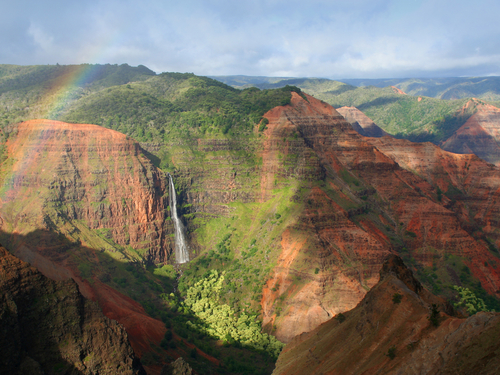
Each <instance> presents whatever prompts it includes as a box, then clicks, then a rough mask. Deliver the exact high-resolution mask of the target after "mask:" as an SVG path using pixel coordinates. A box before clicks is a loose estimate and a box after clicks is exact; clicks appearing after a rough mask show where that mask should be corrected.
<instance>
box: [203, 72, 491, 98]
mask: <svg viewBox="0 0 500 375" xmlns="http://www.w3.org/2000/svg"><path fill="white" fill-rule="evenodd" d="M211 78H214V79H217V80H219V81H221V82H224V83H226V84H228V85H230V86H233V87H249V86H255V87H258V88H261V89H262V88H277V87H282V86H285V85H296V86H300V87H302V86H301V85H318V84H319V85H325V83H326V82H328V81H329V82H331V84H332V85H338V84H339V83H340V82H341V83H345V84H347V85H350V86H353V87H368V86H374V87H378V88H384V87H389V86H394V87H397V88H398V89H401V90H402V91H404V92H405V93H406V94H408V95H411V96H428V97H430V98H437V99H446V100H450V99H464V98H472V97H474V98H478V99H483V100H487V101H494V102H498V101H500V77H445V78H381V79H339V80H331V79H327V78H319V79H318V78H281V77H262V76H258V77H257V76H256V77H252V76H213V77H211Z"/></svg>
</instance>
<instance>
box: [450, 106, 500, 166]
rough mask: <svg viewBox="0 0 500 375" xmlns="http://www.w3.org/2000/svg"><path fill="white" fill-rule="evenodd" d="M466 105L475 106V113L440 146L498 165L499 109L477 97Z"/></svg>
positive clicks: (499, 159) (499, 142)
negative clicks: (474, 155)
mask: <svg viewBox="0 0 500 375" xmlns="http://www.w3.org/2000/svg"><path fill="white" fill-rule="evenodd" d="M466 106H468V107H471V106H475V107H476V109H477V110H476V113H474V114H473V115H472V116H471V117H470V118H469V119H468V120H467V122H466V123H465V124H464V125H462V126H461V127H460V129H458V130H457V131H456V132H455V133H454V134H453V135H452V136H451V137H450V138H448V139H447V140H446V141H444V142H443V143H442V144H441V147H442V148H443V150H446V151H451V152H455V153H458V154H476V155H477V156H479V157H480V158H481V159H483V160H486V161H487V162H489V163H493V164H495V165H496V166H497V167H498V166H500V109H499V108H497V107H494V106H492V105H490V104H485V103H483V102H481V101H478V100H477V99H473V100H471V101H470V102H468V103H467V104H466Z"/></svg>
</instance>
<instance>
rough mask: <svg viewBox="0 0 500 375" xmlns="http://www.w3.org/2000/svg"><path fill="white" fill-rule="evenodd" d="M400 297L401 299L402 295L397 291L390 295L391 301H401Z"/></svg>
mask: <svg viewBox="0 0 500 375" xmlns="http://www.w3.org/2000/svg"><path fill="white" fill-rule="evenodd" d="M402 299H403V296H402V295H401V294H399V293H394V294H393V295H392V302H394V303H401V300H402Z"/></svg>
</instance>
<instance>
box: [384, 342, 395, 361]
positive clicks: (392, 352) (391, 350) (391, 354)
mask: <svg viewBox="0 0 500 375" xmlns="http://www.w3.org/2000/svg"><path fill="white" fill-rule="evenodd" d="M385 355H386V356H388V357H389V358H390V359H391V360H393V359H394V358H395V357H396V347H395V346H394V345H393V346H391V347H390V348H389V350H387V353H385Z"/></svg>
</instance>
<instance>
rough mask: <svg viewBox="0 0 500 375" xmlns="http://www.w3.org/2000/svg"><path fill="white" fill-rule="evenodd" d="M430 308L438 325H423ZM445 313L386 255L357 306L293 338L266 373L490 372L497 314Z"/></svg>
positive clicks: (494, 365)
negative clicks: (374, 282)
mask: <svg viewBox="0 0 500 375" xmlns="http://www.w3.org/2000/svg"><path fill="white" fill-rule="evenodd" d="M395 296H397V297H395ZM432 305H434V306H436V307H437V309H438V310H439V317H438V318H437V323H438V326H437V327H436V326H434V325H433V324H431V322H430V320H429V317H430V314H431V309H432ZM446 312H448V314H447V313H446ZM451 312H452V310H451V309H450V307H449V306H448V305H447V304H446V303H445V302H444V300H442V299H440V298H438V297H435V296H434V295H432V294H431V293H429V292H428V291H427V290H426V289H424V288H422V286H421V284H420V282H419V281H418V280H416V279H415V278H414V277H413V275H412V272H411V271H410V270H409V269H408V268H406V267H405V266H404V264H403V262H402V261H401V259H400V258H398V257H396V256H394V255H391V256H389V258H387V259H386V261H385V262H384V264H383V266H382V269H381V271H380V281H379V283H378V284H377V285H376V286H375V287H373V288H372V289H371V290H370V291H369V292H368V293H367V295H366V296H365V297H364V298H363V300H362V301H361V302H360V303H359V304H358V306H356V308H354V309H353V310H351V311H348V312H345V313H344V314H342V315H339V316H337V317H336V318H333V319H331V320H329V321H328V322H326V323H324V324H322V325H321V326H319V327H318V328H316V329H315V330H314V331H312V332H309V333H304V334H302V335H300V336H297V337H296V338H294V339H293V340H292V341H291V342H290V343H289V344H288V345H287V346H285V348H284V350H283V351H282V352H281V354H280V356H279V358H278V361H277V363H276V368H275V370H274V372H273V374H274V375H284V374H286V375H292V374H294V375H301V374H304V375H306V374H307V375H313V374H326V373H328V374H339V375H340V374H342V375H344V374H470V373H479V374H494V373H496V371H497V370H498V366H499V365H500V359H499V356H498V353H499V352H500V343H499V342H498V340H497V339H496V337H498V334H499V333H500V314H498V313H485V312H480V313H477V314H475V315H474V316H472V317H470V318H468V319H459V318H456V317H452V316H450V315H449V313H451Z"/></svg>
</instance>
